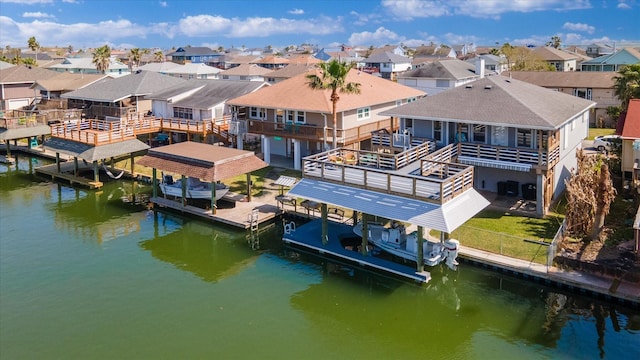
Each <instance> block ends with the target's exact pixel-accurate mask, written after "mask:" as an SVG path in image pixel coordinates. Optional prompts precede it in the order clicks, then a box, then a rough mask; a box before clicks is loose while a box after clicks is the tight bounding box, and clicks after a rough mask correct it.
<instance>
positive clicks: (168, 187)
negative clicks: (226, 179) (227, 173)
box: [160, 175, 229, 200]
mask: <svg viewBox="0 0 640 360" xmlns="http://www.w3.org/2000/svg"><path fill="white" fill-rule="evenodd" d="M186 179H187V193H186V197H187V198H188V199H211V183H209V182H203V181H200V180H199V179H196V178H192V177H188V178H186ZM215 185H216V197H215V200H219V199H220V198H222V197H223V196H225V194H226V193H227V192H228V191H229V187H227V186H226V185H225V184H223V183H216V184H215ZM160 190H161V191H162V193H163V194H165V195H171V196H176V197H182V179H178V180H175V181H174V180H173V177H172V176H171V175H165V176H163V178H162V183H160Z"/></svg>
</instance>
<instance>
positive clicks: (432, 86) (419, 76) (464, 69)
mask: <svg viewBox="0 0 640 360" xmlns="http://www.w3.org/2000/svg"><path fill="white" fill-rule="evenodd" d="M479 78H480V74H477V73H476V66H475V65H473V64H470V63H468V62H466V61H462V60H458V59H441V60H436V61H434V62H430V63H426V64H424V66H422V67H419V68H417V69H413V70H409V71H406V72H404V73H401V74H399V75H398V84H402V85H405V86H409V87H412V88H414V89H418V90H420V91H424V92H426V93H427V94H429V95H435V94H437V93H439V92H442V91H445V90H448V89H453V88H455V87H458V86H462V85H465V84H467V83H469V82H472V81H475V80H477V79H479Z"/></svg>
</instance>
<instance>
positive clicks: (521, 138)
mask: <svg viewBox="0 0 640 360" xmlns="http://www.w3.org/2000/svg"><path fill="white" fill-rule="evenodd" d="M516 137H517V144H518V145H517V146H519V147H527V148H531V147H532V145H533V144H532V142H531V140H532V136H531V130H529V129H517V130H516Z"/></svg>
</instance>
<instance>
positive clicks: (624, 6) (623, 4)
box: [617, 1, 631, 10]
mask: <svg viewBox="0 0 640 360" xmlns="http://www.w3.org/2000/svg"><path fill="white" fill-rule="evenodd" d="M617 8H618V9H623V10H629V9H631V5H629V4H627V3H626V2H624V1H621V2H619V3H618V6H617Z"/></svg>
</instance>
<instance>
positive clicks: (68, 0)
mask: <svg viewBox="0 0 640 360" xmlns="http://www.w3.org/2000/svg"><path fill="white" fill-rule="evenodd" d="M62 2H63V3H67V4H78V3H80V1H79V0H62Z"/></svg>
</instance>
